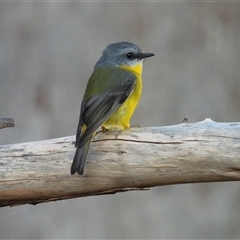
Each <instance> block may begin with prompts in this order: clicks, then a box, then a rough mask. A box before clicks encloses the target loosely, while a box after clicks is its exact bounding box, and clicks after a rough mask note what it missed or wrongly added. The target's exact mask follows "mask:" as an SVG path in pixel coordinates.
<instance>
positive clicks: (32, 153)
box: [0, 119, 240, 206]
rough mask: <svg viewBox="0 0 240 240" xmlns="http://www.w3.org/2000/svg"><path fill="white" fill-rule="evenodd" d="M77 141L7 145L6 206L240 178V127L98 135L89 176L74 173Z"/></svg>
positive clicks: (206, 125) (1, 150) (2, 178)
mask: <svg viewBox="0 0 240 240" xmlns="http://www.w3.org/2000/svg"><path fill="white" fill-rule="evenodd" d="M74 141H75V137H74V136H70V137H63V138H58V139H51V140H46V141H39V142H30V143H21V144H12V145H4V146H0V166H1V168H0V206H10V205H18V204H25V203H30V204H37V203H41V202H48V201H55V200H61V199H68V198H75V197H82V196H90V195H98V194H108V193H116V192H121V191H128V190H135V189H146V188H150V187H154V186H161V185H168V184H182V183H197V182H215V181H239V180H240V123H216V122H213V121H211V120H210V119H206V120H204V121H202V122H198V123H192V124H190V123H182V124H179V125H174V126H167V127H154V128H133V129H130V130H129V131H124V132H121V133H116V132H106V133H100V134H97V136H96V137H95V140H94V141H93V143H92V145H91V149H90V153H89V156H88V160H87V164H86V169H85V173H84V175H83V176H79V175H73V176H72V175H70V166H71V162H72V159H73V155H74V152H75V148H74Z"/></svg>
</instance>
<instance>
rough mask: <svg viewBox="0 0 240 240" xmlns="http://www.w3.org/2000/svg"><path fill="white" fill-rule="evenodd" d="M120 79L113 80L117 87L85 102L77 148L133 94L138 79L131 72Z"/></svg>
mask: <svg viewBox="0 0 240 240" xmlns="http://www.w3.org/2000/svg"><path fill="white" fill-rule="evenodd" d="M120 77H121V79H113V80H115V81H114V84H113V85H115V86H111V87H110V88H109V89H107V90H105V91H104V92H102V93H99V94H95V95H93V96H91V97H90V98H89V99H88V100H87V101H85V100H83V102H82V105H81V113H80V119H79V125H78V129H77V134H76V144H75V145H76V147H80V146H81V145H83V144H84V143H85V142H86V141H87V140H88V139H89V138H90V137H92V135H93V134H94V132H95V131H96V130H97V129H98V128H99V127H100V126H101V125H102V124H103V123H104V122H105V121H106V120H107V119H108V118H109V117H110V116H111V115H112V114H113V113H114V112H115V111H116V110H117V109H118V108H119V107H120V106H121V105H122V104H123V103H124V102H125V101H126V99H127V98H128V97H129V96H130V95H131V93H132V92H133V90H134V87H135V83H136V77H135V76H134V75H133V74H131V73H129V72H127V73H126V74H121V75H120ZM102 81H104V79H102ZM83 126H84V127H83Z"/></svg>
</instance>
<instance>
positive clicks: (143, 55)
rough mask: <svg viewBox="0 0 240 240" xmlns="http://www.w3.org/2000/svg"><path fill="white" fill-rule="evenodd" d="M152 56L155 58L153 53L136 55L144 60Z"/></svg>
mask: <svg viewBox="0 0 240 240" xmlns="http://www.w3.org/2000/svg"><path fill="white" fill-rule="evenodd" d="M153 56H155V54H153V53H140V54H139V55H138V57H139V59H144V58H148V57H153Z"/></svg>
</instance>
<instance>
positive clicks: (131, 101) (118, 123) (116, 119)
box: [102, 63, 142, 131]
mask: <svg viewBox="0 0 240 240" xmlns="http://www.w3.org/2000/svg"><path fill="white" fill-rule="evenodd" d="M122 68H124V69H126V70H127V71H131V72H133V73H134V74H135V75H136V78H137V81H136V85H135V88H134V90H133V92H132V94H131V95H130V96H129V97H128V98H127V100H126V101H125V102H124V103H123V105H122V106H121V107H120V108H119V109H118V110H117V111H116V112H115V113H114V114H113V115H112V116H111V117H110V118H109V119H108V120H107V121H106V122H105V123H104V124H103V125H102V127H103V128H105V129H107V130H112V131H121V130H125V129H128V128H130V119H131V117H132V115H133V113H134V111H135V109H136V106H137V104H138V102H139V100H140V97H141V93H142V76H141V74H142V63H139V64H137V65H136V66H134V67H125V66H124V67H122Z"/></svg>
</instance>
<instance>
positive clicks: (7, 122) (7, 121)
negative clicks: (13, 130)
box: [0, 118, 15, 129]
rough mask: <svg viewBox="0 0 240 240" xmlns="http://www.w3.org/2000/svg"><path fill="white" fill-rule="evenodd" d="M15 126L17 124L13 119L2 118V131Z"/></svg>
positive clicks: (0, 125)
mask: <svg viewBox="0 0 240 240" xmlns="http://www.w3.org/2000/svg"><path fill="white" fill-rule="evenodd" d="M14 126H15V122H14V119H13V118H0V129H2V128H7V127H14Z"/></svg>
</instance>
